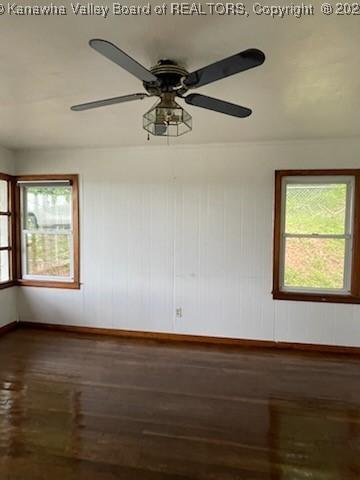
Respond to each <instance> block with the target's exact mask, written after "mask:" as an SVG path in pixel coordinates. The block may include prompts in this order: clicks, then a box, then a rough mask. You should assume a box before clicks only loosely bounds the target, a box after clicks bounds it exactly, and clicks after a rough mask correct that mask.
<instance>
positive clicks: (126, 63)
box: [71, 38, 265, 136]
mask: <svg viewBox="0 0 360 480" xmlns="http://www.w3.org/2000/svg"><path fill="white" fill-rule="evenodd" d="M89 44H90V47H92V48H93V49H94V50H96V51H97V52H98V53H100V54H101V55H103V56H104V57H106V58H107V59H109V60H111V61H112V62H114V63H116V64H117V65H119V66H120V67H122V68H124V69H125V70H126V71H128V72H129V73H131V74H132V75H134V76H135V77H136V78H138V79H139V80H141V81H142V83H143V86H144V88H145V90H146V92H142V93H134V94H131V95H123V96H121V97H113V98H107V99H105V100H98V101H95V102H88V103H83V104H80V105H74V106H73V107H71V110H74V111H77V112H78V111H83V110H89V109H91V108H98V107H104V106H107V105H114V104H117V103H123V102H130V101H133V100H143V99H144V98H147V97H159V98H160V100H158V101H157V103H156V104H155V105H154V106H153V107H152V108H151V109H150V110H149V111H148V112H146V113H145V115H144V117H143V119H144V120H143V127H144V128H145V130H147V131H148V132H149V133H151V134H153V135H157V136H178V135H182V134H184V133H187V132H188V131H190V130H191V129H192V124H191V116H190V114H189V113H188V112H186V111H185V110H184V109H183V108H182V107H181V106H180V105H179V104H178V103H177V102H176V101H175V98H177V97H178V98H181V99H183V100H185V102H186V103H187V104H189V105H193V106H195V107H201V108H206V109H208V110H213V111H215V112H220V113H224V114H226V115H231V116H233V117H239V118H245V117H248V116H249V115H251V113H252V111H251V110H250V109H249V108H246V107H241V106H240V105H236V104H234V103H230V102H225V101H223V100H219V99H217V98H212V97H208V96H206V95H201V94H199V93H190V94H187V92H188V91H189V90H192V89H195V88H198V87H203V86H205V85H208V84H209V83H213V82H215V81H217V80H221V79H222V78H226V77H229V76H230V75H235V74H237V73H240V72H243V71H245V70H249V69H250V68H254V67H257V66H259V65H261V64H262V63H264V61H265V55H264V53H263V52H262V51H260V50H257V49H254V48H252V49H249V50H245V51H243V52H240V53H237V54H236V55H232V56H231V57H227V58H225V59H223V60H220V61H219V62H216V63H212V64H210V65H208V66H207V67H203V68H200V69H199V70H196V71H194V72H191V73H189V72H188V71H187V70H186V69H185V68H183V67H182V66H181V65H178V64H177V63H176V62H173V61H172V60H160V61H159V62H158V63H157V64H156V65H155V66H154V67H152V68H150V70H148V69H146V68H145V67H143V66H142V65H140V63H138V62H137V61H136V60H134V59H133V58H131V57H130V56H129V55H127V54H126V53H125V52H123V51H122V50H120V48H118V47H117V46H116V45H114V44H113V43H111V42H108V41H106V40H101V39H97V38H96V39H92V40H90V42H89ZM186 94H187V95H186ZM185 95H186V96H185Z"/></svg>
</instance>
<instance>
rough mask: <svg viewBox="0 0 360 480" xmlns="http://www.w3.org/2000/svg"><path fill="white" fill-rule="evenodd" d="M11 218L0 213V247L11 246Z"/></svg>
mask: <svg viewBox="0 0 360 480" xmlns="http://www.w3.org/2000/svg"><path fill="white" fill-rule="evenodd" d="M8 228H9V219H8V217H5V216H4V215H0V247H8V246H9V233H8V232H9V230H8Z"/></svg>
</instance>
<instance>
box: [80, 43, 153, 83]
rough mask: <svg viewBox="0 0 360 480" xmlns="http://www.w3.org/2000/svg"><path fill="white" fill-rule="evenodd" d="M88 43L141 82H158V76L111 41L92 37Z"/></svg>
mask: <svg viewBox="0 0 360 480" xmlns="http://www.w3.org/2000/svg"><path fill="white" fill-rule="evenodd" d="M89 45H90V47H92V48H93V49H94V50H96V51H97V52H99V53H101V55H104V57H106V58H108V59H109V60H111V61H112V62H114V63H116V64H117V65H119V66H120V67H122V68H124V69H125V70H127V71H128V72H129V73H131V74H132V75H134V76H135V77H136V78H138V79H139V80H141V81H142V82H156V83H158V78H157V77H155V75H153V74H152V73H151V72H150V71H149V70H147V69H146V68H145V67H143V66H142V65H140V63H138V62H137V61H136V60H134V59H133V58H131V57H129V55H128V54H127V53H125V52H123V51H122V50H120V48H118V47H117V46H116V45H114V44H113V43H111V42H108V41H106V40H101V39H99V38H93V39H92V40H90V42H89Z"/></svg>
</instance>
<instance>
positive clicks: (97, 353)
mask: <svg viewBox="0 0 360 480" xmlns="http://www.w3.org/2000/svg"><path fill="white" fill-rule="evenodd" d="M0 478H1V480H43V479H44V480H45V479H46V480H115V479H121V480H135V479H136V480H138V479H139V480H140V479H141V480H169V479H174V480H185V479H202V480H260V479H261V480H267V479H269V480H305V479H307V480H308V479H314V480H315V479H316V480H347V479H354V480H355V479H356V480H359V478H360V357H355V356H348V355H330V354H327V355H325V354H312V353H308V354H305V353H294V352H284V351H282V352H276V351H274V352H273V351H269V350H260V349H256V350H255V349H254V350H251V349H231V348H226V347H215V346H211V347H206V346H200V345H199V346H197V345H191V346H189V345H181V344H179V345H176V344H164V343H156V342H152V341H141V340H123V339H119V338H110V337H101V336H90V335H89V336H80V335H75V334H66V333H58V332H56V333H54V332H46V331H38V330H22V329H19V330H16V331H14V332H11V333H8V334H6V335H4V336H3V337H1V338H0Z"/></svg>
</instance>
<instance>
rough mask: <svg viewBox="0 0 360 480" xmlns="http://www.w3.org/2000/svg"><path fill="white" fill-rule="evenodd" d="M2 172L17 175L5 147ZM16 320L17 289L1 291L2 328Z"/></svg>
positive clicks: (1, 154) (1, 152) (0, 154)
mask: <svg viewBox="0 0 360 480" xmlns="http://www.w3.org/2000/svg"><path fill="white" fill-rule="evenodd" d="M0 172H1V173H9V174H12V173H15V159H14V155H13V153H12V152H10V151H9V150H7V149H5V148H3V147H0ZM16 320H17V312H16V288H7V289H6V290H0V327H3V326H4V325H7V324H8V323H11V322H15V321H16Z"/></svg>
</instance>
